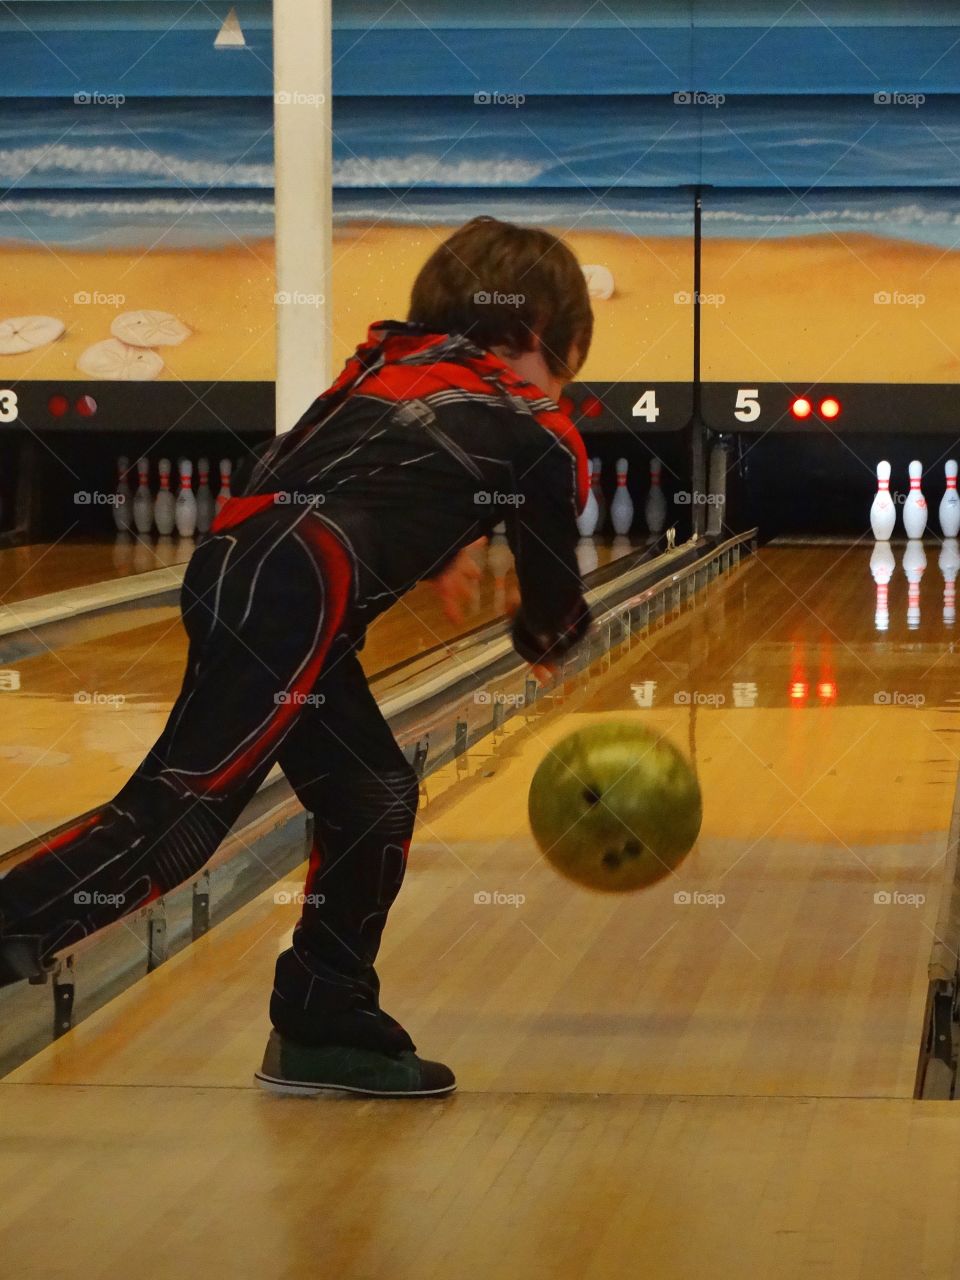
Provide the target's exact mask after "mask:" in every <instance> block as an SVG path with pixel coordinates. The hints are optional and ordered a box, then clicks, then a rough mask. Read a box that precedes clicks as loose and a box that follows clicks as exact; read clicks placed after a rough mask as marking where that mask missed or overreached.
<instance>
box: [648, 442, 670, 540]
mask: <svg viewBox="0 0 960 1280" xmlns="http://www.w3.org/2000/svg"><path fill="white" fill-rule="evenodd" d="M660 470H661V463H660V459H659V458H651V459H650V492H649V493H648V494H647V501H646V504H645V506H644V508H643V515H644V519H645V520H646V522H647V528H648V529H649V530H650V532H651V533H663V526H664V525H665V524H666V523H667V500H666V498H664V496H663V490H662V489H661V487H660Z"/></svg>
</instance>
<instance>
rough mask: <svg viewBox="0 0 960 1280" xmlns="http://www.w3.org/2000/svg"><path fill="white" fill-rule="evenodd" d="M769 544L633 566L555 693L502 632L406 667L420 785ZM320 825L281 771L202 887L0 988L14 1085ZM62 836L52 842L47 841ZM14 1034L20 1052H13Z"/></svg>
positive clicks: (398, 713) (639, 560)
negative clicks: (22, 1067) (20, 1067)
mask: <svg viewBox="0 0 960 1280" xmlns="http://www.w3.org/2000/svg"><path fill="white" fill-rule="evenodd" d="M756 536H757V530H756V529H751V530H749V531H747V532H746V533H742V534H739V535H737V536H735V537H730V538H727V539H725V540H723V541H717V540H715V539H713V538H706V539H699V540H692V541H690V542H687V543H683V544H681V545H680V546H677V547H674V548H670V549H668V550H667V551H666V552H665V553H664V554H662V555H659V556H657V557H656V558H655V559H652V560H647V559H645V558H643V557H642V555H641V556H637V557H624V562H625V563H624V571H623V572H622V573H621V574H618V575H616V576H615V577H612V578H609V579H607V580H605V581H603V582H602V583H601V584H600V585H598V586H597V587H595V588H593V589H591V590H590V591H588V593H587V599H588V601H589V603H590V605H591V607H592V609H593V610H594V615H595V622H594V625H593V627H592V629H591V633H590V635H589V637H588V638H587V639H586V640H585V641H584V643H583V644H582V645H581V646H580V647H579V648H578V650H577V651H576V653H575V654H574V655H572V656H571V658H570V659H568V660H567V662H566V663H565V664H564V666H563V669H562V671H561V672H560V673H559V676H558V679H557V680H556V681H555V682H553V683H552V684H551V685H549V686H544V687H541V686H540V685H539V684H538V683H537V681H536V680H535V679H533V678H532V676H531V675H530V674H529V668H528V667H527V665H526V664H525V663H524V662H523V661H522V660H521V659H520V658H519V657H518V656H517V655H516V653H515V652H514V650H513V647H512V644H511V641H510V636H509V634H508V633H507V631H506V630H505V628H504V625H503V622H502V620H501V621H499V622H497V623H493V624H491V625H489V626H487V627H484V628H482V629H481V630H480V631H479V632H477V633H475V634H474V635H472V636H470V637H467V638H465V639H463V640H461V641H456V642H454V643H453V644H451V645H449V646H446V657H445V658H444V659H443V660H442V661H438V662H437V663H435V664H433V665H431V666H430V667H429V668H428V669H427V670H424V669H423V668H422V666H421V665H420V663H419V662H418V661H417V658H412V659H410V661H409V662H408V663H407V664H404V666H408V667H409V668H411V672H412V674H411V675H410V677H409V679H404V678H403V674H402V673H403V667H401V668H400V669H399V670H395V671H394V672H393V673H392V675H393V677H394V678H393V679H392V681H391V688H390V690H389V692H386V691H384V693H383V695H382V696H380V697H379V701H380V706H381V709H382V710H383V712H384V715H385V716H386V718H387V720H388V721H389V723H390V726H391V728H392V729H393V731H394V733H395V734H396V736H397V739H398V741H399V742H400V744H401V746H402V747H403V748H404V750H405V752H406V754H407V756H408V759H409V760H410V761H411V763H412V764H413V767H414V768H415V770H416V771H417V774H418V776H419V777H420V778H421V780H422V779H425V778H426V777H427V776H428V775H429V774H430V773H432V772H433V771H434V770H436V769H439V768H441V767H443V766H444V765H445V764H448V763H449V762H451V761H454V760H457V761H459V760H462V759H464V758H465V756H466V753H467V751H468V749H469V748H470V746H471V745H472V744H474V743H475V742H477V741H479V740H480V739H481V738H484V737H486V736H487V735H488V734H490V733H491V732H496V731H497V730H498V729H500V728H501V727H502V726H503V725H504V723H505V722H506V720H507V719H508V718H509V717H510V716H512V715H515V714H518V713H522V714H523V715H525V716H529V715H531V714H532V713H533V711H534V709H535V708H536V706H537V704H538V702H540V701H541V699H543V698H544V697H545V696H546V697H550V696H551V695H552V693H553V691H554V690H555V689H556V688H562V687H563V685H564V683H565V682H567V681H568V680H570V679H571V677H573V676H575V675H576V674H577V673H578V672H580V671H583V670H584V669H585V668H586V667H588V666H589V665H591V664H592V663H594V662H595V661H596V660H597V659H598V658H600V657H601V656H603V655H604V654H607V653H609V652H610V651H611V650H614V649H617V648H618V647H621V646H623V645H624V644H625V643H629V642H630V641H631V640H632V639H633V638H634V637H636V636H638V635H640V634H641V633H642V632H644V631H645V630H647V629H649V628H650V627H653V626H656V625H657V624H658V622H663V621H664V620H665V619H667V618H668V617H669V616H670V614H671V613H676V612H678V611H679V610H681V609H682V608H683V607H684V606H685V605H687V604H689V603H692V601H693V599H694V597H695V596H696V594H697V593H698V592H699V591H700V590H702V589H703V587H705V586H706V585H708V584H709V583H710V582H712V581H714V580H715V579H716V578H717V577H719V575H720V574H721V573H724V572H726V571H728V570H730V569H732V568H734V567H735V566H736V565H738V564H739V563H740V560H741V557H742V556H743V555H744V554H748V553H749V552H751V551H753V550H755V549H756ZM419 656H420V655H418V657H419ZM374 692H377V689H376V684H375V685H374ZM76 821H77V819H76V818H74V819H72V820H71V822H70V823H69V824H64V827H66V826H68V825H73V823H74V822H76ZM310 826H311V822H310V817H309V815H308V814H305V813H304V811H303V809H302V808H301V806H300V804H299V801H297V799H296V797H295V796H294V795H293V792H292V790H291V788H290V786H289V784H288V783H287V781H286V779H285V778H284V776H283V774H282V772H281V771H280V769H279V768H274V769H273V770H272V771H271V773H270V775H269V776H268V777H267V779H266V781H265V782H264V784H263V785H262V786H261V788H260V790H259V791H258V793H257V795H256V796H255V797H254V798H253V800H252V801H251V802H250V804H249V805H248V806H247V808H246V809H245V811H244V813H243V815H242V817H241V819H240V821H239V822H238V824H237V825H236V827H235V828H234V829H233V830H232V831H231V833H230V834H229V835H228V836H227V838H226V840H225V841H224V842H223V844H222V845H221V846H220V848H219V849H218V850H217V852H216V854H215V855H214V856H213V858H212V859H211V860H210V861H209V862H208V863H207V864H206V865H205V867H204V868H203V870H202V871H201V872H200V873H199V874H198V875H197V876H194V877H193V878H192V879H191V880H189V881H187V882H186V883H184V884H183V885H180V886H179V887H178V888H177V889H175V890H173V891H172V892H171V893H168V894H165V895H164V896H163V897H162V898H160V899H158V900H157V901H156V902H153V903H151V904H150V906H149V907H145V908H143V909H141V910H140V911H138V912H135V913H134V914H133V915H132V916H129V917H126V918H125V919H123V920H120V921H117V922H116V923H115V924H113V925H110V926H108V927H107V928H106V929H103V930H101V931H100V932H98V933H97V934H95V935H93V937H91V938H87V939H85V940H84V941H82V942H80V943H78V944H76V945H75V946H74V947H72V948H70V949H69V951H68V952H65V953H64V954H62V955H61V956H60V957H59V958H58V961H57V963H56V965H55V967H54V969H53V970H52V971H51V973H50V974H48V975H45V976H44V978H43V979H42V980H40V982H39V983H37V984H33V983H31V984H25V983H20V984H18V985H17V986H15V987H11V988H7V989H5V990H0V1027H2V1028H3V1031H2V1033H0V1075H2V1074H5V1073H6V1072H7V1071H9V1070H12V1069H13V1068H14V1066H16V1065H17V1064H18V1063H20V1062H22V1061H25V1060H26V1059H27V1058H28V1057H30V1056H32V1054H34V1053H36V1052H38V1051H39V1049H40V1048H42V1047H43V1046H44V1045H45V1044H47V1043H49V1042H50V1040H51V1038H56V1037H57V1036H60V1035H62V1034H63V1033H64V1032H65V1031H68V1030H69V1029H70V1028H71V1027H72V1026H73V1024H74V1021H75V1012H76V1008H77V1003H78V993H77V986H76V984H77V978H78V975H79V974H82V976H83V981H84V990H83V1000H82V1007H83V1013H84V1015H85V1016H86V1015H88V1014H90V1013H92V1012H94V1011H95V1010H96V1009H97V1008H99V1007H100V1006H101V1005H103V1004H105V1003H106V1002H107V1001H108V1000H110V999H112V998H113V997H114V996H116V995H117V994H119V993H120V991H122V990H124V989H125V988H126V987H128V986H131V985H132V984H133V983H134V982H136V981H138V980H139V979H140V978H141V977H142V976H144V974H146V973H149V972H152V971H153V970H154V969H156V968H157V967H158V966H159V965H161V964H163V963H164V961H165V960H166V959H167V958H168V956H170V955H171V954H174V953H175V952H176V951H178V950H180V949H182V947H183V946H186V945H189V944H190V943H191V942H193V941H196V940H197V939H199V938H201V937H203V936H204V934H206V933H207V932H208V931H209V929H210V928H211V926H212V925H213V924H215V923H217V922H218V921H219V920H220V919H223V918H225V917H227V916H229V915H230V914H232V913H233V912H234V911H236V910H238V909H239V908H240V907H241V906H243V905H245V904H246V903H248V902H250V901H252V900H253V899H254V898H255V897H257V896H259V895H260V894H261V893H263V892H264V891H265V890H266V889H268V888H269V887H270V886H271V885H276V884H277V883H278V882H279V881H280V880H281V879H282V878H283V877H284V876H286V875H289V874H290V873H291V872H293V871H294V870H295V869H296V868H297V867H299V866H300V865H301V864H302V863H303V862H304V860H305V859H306V857H307V856H308V853H309V848H310V843H311V836H312V832H311V830H310ZM54 834H55V832H48V833H47V838H49V837H50V836H51V835H54ZM35 844H36V842H33V843H32V844H30V845H25V846H21V848H19V849H15V850H12V851H11V852H10V853H8V854H6V855H3V856H2V857H0V870H2V869H3V868H4V865H5V864H6V865H13V863H14V862H16V861H19V860H20V859H21V858H22V857H26V856H29V852H30V849H31V848H34V847H35ZM35 985H47V986H48V987H49V989H50V991H51V993H52V997H53V1020H52V1028H51V1020H50V1013H49V1011H48V1012H47V1013H44V1012H43V1009H42V1008H41V1007H40V1005H39V1003H38V1001H37V999H36V994H35V992H34V991H33V987H34V986H35ZM11 1030H13V1031H14V1032H15V1035H16V1042H15V1043H13V1044H10V1043H7V1038H8V1036H9V1033H10V1031H11Z"/></svg>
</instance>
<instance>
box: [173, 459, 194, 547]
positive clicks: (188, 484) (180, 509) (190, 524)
mask: <svg viewBox="0 0 960 1280" xmlns="http://www.w3.org/2000/svg"><path fill="white" fill-rule="evenodd" d="M174 514H175V519H176V522H177V533H179V535H180V537H181V538H192V537H193V535H194V534H195V533H196V532H197V496H196V494H195V493H194V492H193V463H192V462H191V461H190V460H189V458H181V459H180V491H179V493H178V494H177V502H176V510H175V513H174Z"/></svg>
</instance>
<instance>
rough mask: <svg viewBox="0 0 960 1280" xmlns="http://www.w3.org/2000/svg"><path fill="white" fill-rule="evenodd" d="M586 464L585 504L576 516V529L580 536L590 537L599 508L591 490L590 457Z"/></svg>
mask: <svg viewBox="0 0 960 1280" xmlns="http://www.w3.org/2000/svg"><path fill="white" fill-rule="evenodd" d="M587 466H588V475H589V477H590V479H589V483H588V485H587V505H586V506H585V507H584V508H583V510H582V511H581V512H580V514H579V515H578V516H577V531H578V532H579V534H580V537H581V538H592V537H593V535H594V534H595V533H596V531H597V525H598V524H599V523H600V508H599V507H598V506H597V495H596V494H595V493H594V491H593V459H592V458H591V459H590V462H589V463H588V464H587Z"/></svg>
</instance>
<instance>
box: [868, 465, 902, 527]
mask: <svg viewBox="0 0 960 1280" xmlns="http://www.w3.org/2000/svg"><path fill="white" fill-rule="evenodd" d="M896 523H897V509H896V507H895V506H894V505H893V498H891V496H890V463H889V462H878V463H877V493H876V496H875V497H874V499H873V505H872V506H871V508H870V528H871V529H872V530H873V536H874V537H875V538H876V539H877V541H878V542H888V541H889V540H890V535H891V534H892V533H893V530H894V527H895V525H896Z"/></svg>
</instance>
